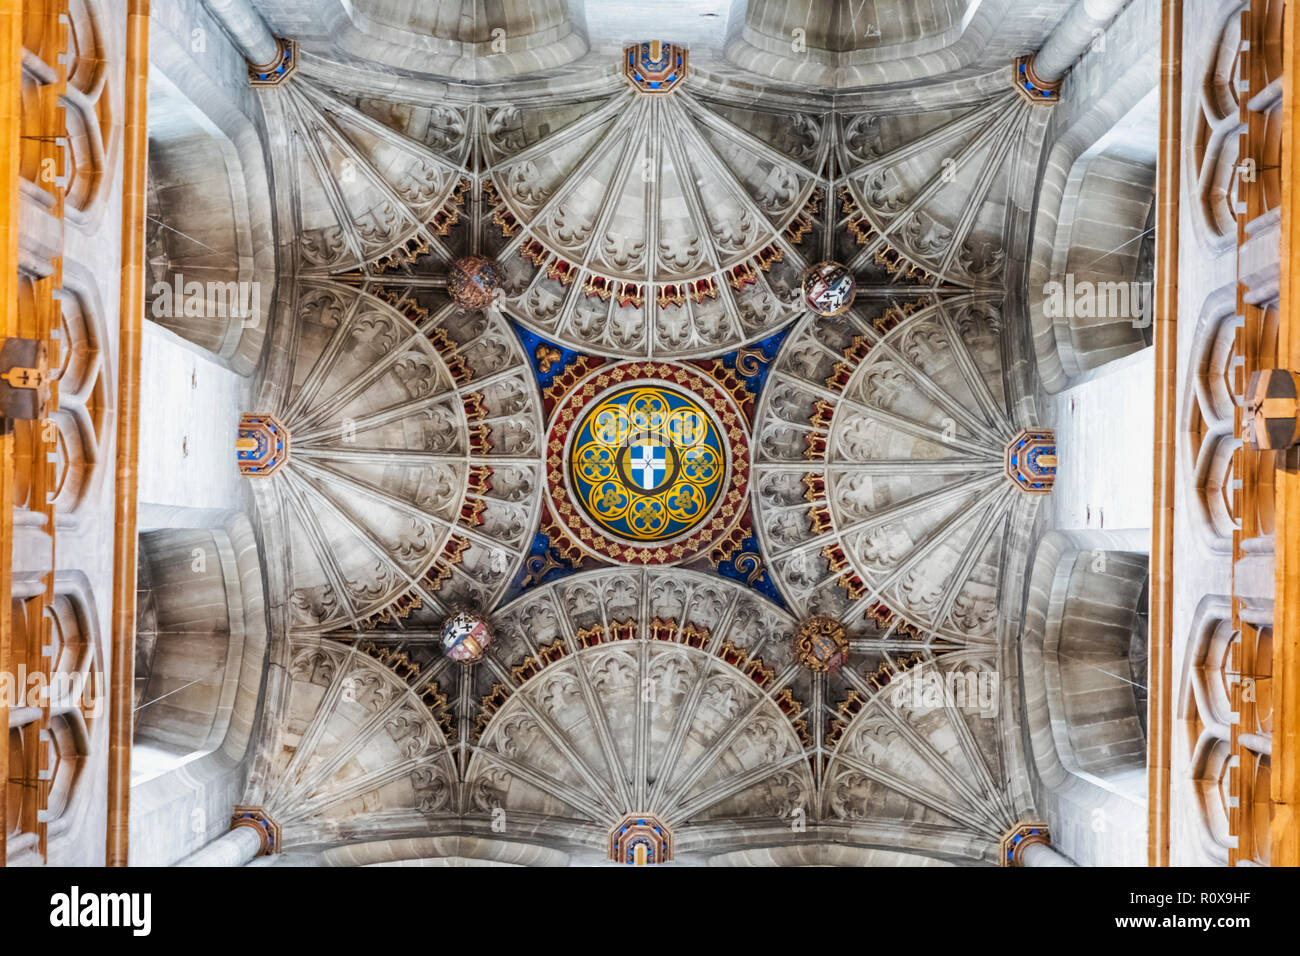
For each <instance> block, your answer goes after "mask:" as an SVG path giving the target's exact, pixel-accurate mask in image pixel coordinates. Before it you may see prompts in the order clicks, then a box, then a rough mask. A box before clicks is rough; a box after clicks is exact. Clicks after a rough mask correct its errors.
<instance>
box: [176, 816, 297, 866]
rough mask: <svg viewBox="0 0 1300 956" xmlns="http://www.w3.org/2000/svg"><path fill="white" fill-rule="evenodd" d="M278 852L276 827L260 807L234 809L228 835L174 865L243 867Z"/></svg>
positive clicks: (277, 827)
mask: <svg viewBox="0 0 1300 956" xmlns="http://www.w3.org/2000/svg"><path fill="white" fill-rule="evenodd" d="M279 852H280V827H279V825H278V824H277V823H276V822H275V821H274V820H272V819H271V818H270V817H269V816H267V813H266V811H265V810H263V809H262V808H261V807H235V812H234V815H233V816H232V817H231V820H230V832H229V833H227V834H226V835H225V836H222V837H218V838H217V839H216V840H213V841H212V842H211V843H209V844H208V845H207V846H205V847H203V848H202V849H201V850H196V851H195V852H193V853H191V854H190V855H189V856H187V857H186V858H185V859H183V860H181V862H180V863H178V864H177V866H246V865H247V864H249V863H251V862H252V861H253V860H255V859H256V858H257V857H259V856H268V855H270V854H272V853H279Z"/></svg>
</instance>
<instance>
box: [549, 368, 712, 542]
mask: <svg viewBox="0 0 1300 956" xmlns="http://www.w3.org/2000/svg"><path fill="white" fill-rule="evenodd" d="M570 449H571V451H570V464H569V473H570V480H571V481H572V483H573V490H574V496H575V497H576V498H577V500H578V502H579V504H580V505H581V506H582V508H583V510H584V511H585V512H586V513H587V516H588V517H589V518H591V520H592V521H594V522H595V523H596V524H597V525H598V526H599V527H600V528H602V529H603V530H605V531H607V532H609V533H611V534H613V535H616V536H618V537H620V538H623V539H625V540H628V541H666V540H670V539H672V538H675V537H677V536H679V535H682V534H686V533H687V532H689V531H690V530H691V529H693V528H694V527H696V526H697V525H698V524H699V523H700V522H701V521H703V520H704V518H705V517H706V516H707V515H708V514H709V512H710V511H711V510H712V509H713V505H714V503H715V502H716V501H717V499H718V493H719V491H720V490H721V488H722V482H723V478H724V476H725V473H726V470H727V469H726V453H725V452H724V450H723V447H722V439H721V437H720V435H719V433H718V427H717V425H716V424H715V423H714V421H713V419H712V417H711V416H710V415H708V414H707V413H706V412H705V410H704V408H703V406H701V405H700V404H699V403H698V402H697V401H695V400H694V399H693V398H691V397H689V396H687V395H684V394H682V393H680V392H675V391H673V390H671V389H669V388H666V387H663V386H659V385H650V384H647V385H640V386H635V387H632V388H626V389H623V390H621V391H618V392H616V393H614V394H613V395H610V396H609V397H607V398H606V399H604V400H603V401H600V402H597V403H596V404H594V405H592V407H591V408H589V409H588V410H587V413H586V414H585V415H583V417H582V418H581V419H580V420H579V422H578V428H577V430H576V431H575V432H574V436H573V441H572V444H571V445H570Z"/></svg>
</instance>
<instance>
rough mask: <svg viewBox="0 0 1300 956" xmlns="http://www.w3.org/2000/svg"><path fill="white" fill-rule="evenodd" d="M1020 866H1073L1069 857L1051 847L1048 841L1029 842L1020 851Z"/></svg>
mask: <svg viewBox="0 0 1300 956" xmlns="http://www.w3.org/2000/svg"><path fill="white" fill-rule="evenodd" d="M1020 865H1021V866H1074V863H1073V862H1071V861H1070V859H1069V858H1068V857H1066V856H1063V855H1062V854H1060V853H1058V852H1057V851H1056V850H1054V849H1052V845H1051V844H1050V843H1030V844H1029V845H1028V846H1026V847H1025V848H1024V849H1023V850H1022V851H1021V852H1020Z"/></svg>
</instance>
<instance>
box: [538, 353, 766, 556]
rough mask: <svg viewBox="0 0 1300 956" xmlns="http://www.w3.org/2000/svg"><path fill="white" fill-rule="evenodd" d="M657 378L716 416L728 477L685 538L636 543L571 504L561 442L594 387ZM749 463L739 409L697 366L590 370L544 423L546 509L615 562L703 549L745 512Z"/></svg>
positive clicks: (626, 365)
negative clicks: (603, 527)
mask: <svg viewBox="0 0 1300 956" xmlns="http://www.w3.org/2000/svg"><path fill="white" fill-rule="evenodd" d="M656 380H657V381H662V382H664V383H666V384H669V385H675V386H677V387H678V388H683V389H686V390H687V391H689V392H690V393H691V395H692V396H693V397H694V398H695V399H696V400H697V401H699V402H700V403H701V404H702V405H704V406H706V407H707V408H710V409H711V410H712V411H713V413H714V414H715V415H716V416H717V417H718V420H719V422H720V423H721V426H722V429H721V431H722V434H721V435H720V436H719V437H721V438H723V439H724V440H725V441H726V442H727V445H728V450H729V454H730V460H729V461H728V462H727V467H728V473H729V478H728V481H727V484H726V486H725V487H726V491H725V494H723V489H719V494H720V496H721V497H720V498H719V501H718V503H717V505H716V506H715V508H714V512H713V516H712V517H711V518H710V519H709V520H708V521H706V522H704V524H702V525H700V526H699V527H698V528H697V529H696V530H695V531H694V532H692V533H691V534H689V535H688V536H687V537H685V538H682V539H681V540H678V541H675V542H672V543H671V544H666V543H663V542H652V543H646V544H635V543H633V542H630V541H623V540H619V539H615V538H613V537H611V536H609V535H606V534H605V533H604V532H602V531H600V530H598V529H596V528H595V527H593V526H592V525H591V523H590V522H589V521H588V520H587V519H586V517H585V516H584V514H583V513H582V511H581V509H580V508H579V507H578V506H577V505H576V504H575V503H574V501H573V499H572V494H571V491H570V489H569V483H568V481H567V476H566V474H565V468H564V447H565V444H566V438H567V435H568V432H569V430H570V429H571V428H572V426H573V423H574V422H575V421H576V419H577V418H578V416H579V414H580V413H581V412H582V411H583V410H584V409H585V408H586V407H587V406H588V405H590V404H591V401H592V399H594V398H595V397H596V393H597V392H598V391H599V392H604V391H605V390H606V389H608V388H609V387H610V386H614V385H620V384H622V383H624V382H627V383H629V384H631V383H634V382H641V381H645V382H646V383H647V384H652V383H653V382H654V381H656ZM749 468H750V461H749V433H748V430H747V429H746V427H745V416H744V412H743V411H742V410H741V409H740V408H738V407H737V406H736V404H735V402H734V401H733V400H732V398H731V396H730V395H729V394H727V391H726V389H724V388H723V387H722V386H720V385H719V384H718V383H717V382H715V381H714V380H713V378H712V377H711V376H709V375H708V374H707V373H706V372H704V371H703V370H702V369H699V368H695V367H691V366H686V365H681V364H678V363H676V362H663V361H654V360H646V361H638V362H623V363H620V364H618V365H614V366H600V367H599V368H597V369H594V370H593V371H592V372H591V374H589V375H587V376H585V377H584V378H583V379H582V380H581V381H579V382H577V383H575V384H574V386H573V387H572V388H570V389H569V390H568V392H567V394H565V396H564V398H562V399H561V400H560V403H559V404H558V405H557V406H556V409H555V411H554V413H553V414H552V416H551V422H550V425H549V426H548V428H547V435H546V490H547V494H546V501H547V508H548V509H550V512H551V515H552V517H553V518H555V520H556V521H557V522H558V523H559V524H560V525H561V527H563V528H564V529H565V531H567V532H568V534H569V536H570V537H571V539H572V540H573V541H574V542H575V543H576V544H578V545H579V546H580V547H581V548H582V549H583V550H584V551H587V552H588V553H589V554H592V555H594V556H595V557H597V558H604V559H607V560H610V561H615V562H617V563H620V564H632V565H665V564H678V563H680V562H682V561H684V560H688V559H690V558H694V557H697V556H699V555H701V554H703V553H704V552H705V551H706V550H707V549H708V548H709V547H711V546H712V545H713V544H714V543H715V542H716V541H717V540H718V539H719V538H721V537H722V536H723V535H725V534H727V533H728V532H729V531H730V529H731V527H732V526H733V525H735V524H736V523H737V522H738V521H740V520H741V519H742V518H743V517H744V514H745V505H746V502H747V501H748V497H749Z"/></svg>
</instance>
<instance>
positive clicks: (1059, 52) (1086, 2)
mask: <svg viewBox="0 0 1300 956" xmlns="http://www.w3.org/2000/svg"><path fill="white" fill-rule="evenodd" d="M1127 3H1128V0H1077V2H1076V3H1075V4H1074V6H1072V7H1071V8H1070V11H1069V12H1068V13H1067V14H1066V15H1065V17H1064V18H1063V19H1062V20H1061V22H1060V23H1058V24H1057V25H1056V29H1055V30H1053V31H1052V33H1051V35H1050V36H1049V37H1048V38H1047V41H1046V42H1045V43H1044V44H1043V48H1042V49H1041V50H1039V51H1038V52H1037V53H1035V54H1034V55H1033V57H1031V58H1030V61H1029V69H1030V72H1031V74H1032V76H1031V79H1033V80H1034V81H1035V83H1036V84H1037V85H1039V86H1044V87H1051V86H1054V85H1056V84H1057V83H1059V82H1060V81H1061V79H1062V78H1063V77H1064V76H1065V74H1066V71H1068V70H1069V69H1070V67H1071V66H1073V65H1074V61H1075V60H1077V59H1079V57H1081V56H1083V53H1084V51H1085V50H1087V49H1088V46H1089V45H1090V44H1091V43H1092V41H1093V37H1094V36H1096V33H1097V31H1099V30H1104V29H1106V27H1107V26H1108V25H1109V24H1110V21H1111V20H1112V19H1114V17H1115V15H1116V14H1117V13H1119V12H1120V10H1122V9H1123V8H1124V6H1125V4H1127Z"/></svg>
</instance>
